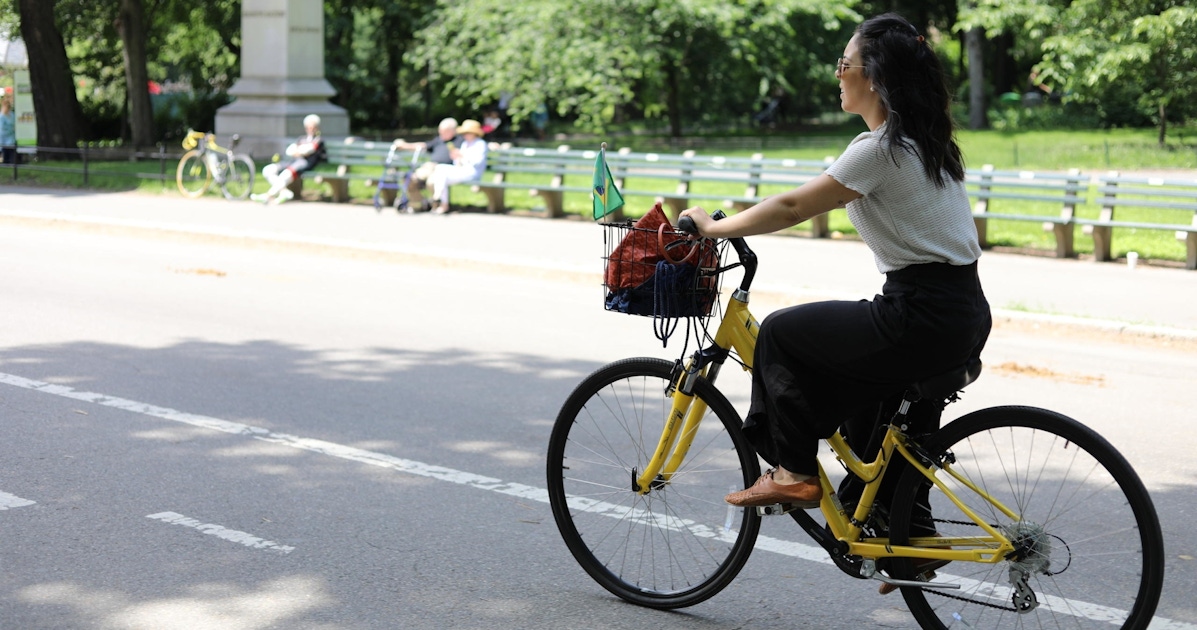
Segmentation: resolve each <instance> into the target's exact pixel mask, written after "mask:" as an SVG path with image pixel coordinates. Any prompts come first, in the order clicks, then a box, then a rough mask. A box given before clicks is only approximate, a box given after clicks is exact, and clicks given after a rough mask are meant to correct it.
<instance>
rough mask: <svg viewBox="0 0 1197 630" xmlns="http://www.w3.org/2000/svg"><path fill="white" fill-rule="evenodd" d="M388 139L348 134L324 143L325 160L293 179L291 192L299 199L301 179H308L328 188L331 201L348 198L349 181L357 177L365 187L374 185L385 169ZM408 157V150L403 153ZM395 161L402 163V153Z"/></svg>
mask: <svg viewBox="0 0 1197 630" xmlns="http://www.w3.org/2000/svg"><path fill="white" fill-rule="evenodd" d="M390 148H391V144H390V143H389V142H376V141H373V140H362V139H360V138H354V137H349V138H346V139H345V140H344V141H341V142H326V143H325V145H324V151H325V153H326V155H327V158H326V160H325V163H324V164H322V165H321V166H318V167H317V168H316V169H315V170H312V171H308V172H307V173H304V174H303V177H302V178H300V179H298V180H296V181H295V182H292V192H294V193H295V196H296V197H297V198H298V197H299V193H301V192H302V190H303V180H305V179H306V180H310V181H312V182H313V183H315V184H325V185H327V186H328V188H329V192H330V194H331V197H332V201H333V203H345V202H347V201H349V182H350V181H352V180H358V181H362V182H365V183H366V185H367V186H372V185H376V184H377V182H378V179H379V177H381V176H382V174H383V172H384V170H385V169H386V166H387V164H386V160H387V153H388V152H389V151H390ZM405 154H406V156H407V157H410V156H411V152H410V151H407V152H405ZM395 161H396V163H399V164H402V163H404V161H403V154H397V155H396V159H395Z"/></svg>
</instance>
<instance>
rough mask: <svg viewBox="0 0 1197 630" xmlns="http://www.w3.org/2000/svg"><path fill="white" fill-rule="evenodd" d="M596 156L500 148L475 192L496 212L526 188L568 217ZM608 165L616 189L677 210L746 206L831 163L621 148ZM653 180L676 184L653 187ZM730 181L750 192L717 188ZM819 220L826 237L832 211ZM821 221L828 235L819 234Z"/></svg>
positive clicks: (552, 211)
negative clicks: (568, 197) (708, 204)
mask: <svg viewBox="0 0 1197 630" xmlns="http://www.w3.org/2000/svg"><path fill="white" fill-rule="evenodd" d="M595 157H596V152H595V151H574V150H570V149H569V148H568V147H565V146H563V147H559V148H558V149H556V150H553V149H530V148H529V149H508V150H500V151H493V152H492V153H491V155H490V158H489V160H488V171H490V173H491V174H492V175H491V178H490V179H489V180H487V181H485V182H481V183H477V184H475V186H474V190H477V191H481V192H483V193H485V194H486V196H487V209H488V210H489V211H491V212H501V211H503V210H504V209H505V197H504V195H505V192H506V190H508V189H512V188H522V189H526V190H528V191H529V193H530V194H532V195H537V196H539V197H541V198H543V199H544V200H545V207H546V214H547V215H548V216H551V217H558V216H563V215H564V214H565V211H564V195H565V193H585V194H590V191H591V187H592V185H593V175H594V162H595ZM607 165H608V167H610V169H611V175H612V177H613V178H614V179H615V185H616V187H617V188H619V190H620V192H621V193H623V195H624V196H625V197H629V196H646V197H651V198H654V199H656V200H659V201H662V202H664V203H665V204H666V205H667V206H668V207H669V208H670V209H671V211H672V212H673V214H674V216H677V215H678V214H679V213H680V212H681V211H682V210H683V209H685V208H687V207H689V205H690V204H691V202H694V201H702V200H715V201H719V202H721V203H722V204H723V205H724V206H725V207H728V208H736V209H744V208H747V207H749V206H752V205H754V204H756V203H758V202H759V201H760V200H761V199H763V198H764V197H766V196H767V194H765V192H764V191H763V190H762V187H765V186H773V187H776V189H777V190H778V191H780V190H784V189H789V188H792V187H794V186H797V185H800V184H802V183H803V182H805V181H807V180H809V179H811V178H813V177H815V176H816V175H818V174H819V173H822V172H823V169H824V168H826V165H827V161H801V160H783V159H765V158H763V157H762V156H760V155H757V156H754V157H752V158H725V157H719V156H715V157H710V156H702V157H700V156H696V155H695V154H694V152H692V151H689V152H686V153H684V154H680V155H668V154H659V153H633V152H631V151H630V150H627V149H621V150H619V151H617V152H614V153H609V154H608V155H607ZM515 174H519V175H522V176H525V177H523V178H522V180H521V181H512V179H510V177H509V176H511V175H515ZM528 175H538V176H541V179H540V180H539V181H537V182H529V181H527V180H528V179H529V178H528V177H526V176H528ZM567 179H568V180H569V181H568V182H567V181H566V180H567ZM546 180H547V181H546ZM654 182H669V184H668V185H666V184H663V183H662V184H661V185H654ZM695 183H699V184H703V185H705V186H706V188H707V191H706V192H700V191H697V190H696V189H695V188H694V184H695ZM728 185H734V186H736V187H737V188H738V187H740V186H743V188H742V190H743V192H742V193H740V192H734V193H733V192H717V191H712V190H710V189H711V188H714V187H723V188H727V187H728ZM815 223H816V227H815V232H816V235H818V236H826V235H827V228H826V217H823V218H822V220H820V221H816V222H815ZM819 225H821V226H822V229H821V232H822V233H819V232H820V229H819V227H818V226H819Z"/></svg>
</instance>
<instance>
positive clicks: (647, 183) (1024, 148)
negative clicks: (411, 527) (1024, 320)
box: [0, 126, 1197, 260]
mask: <svg viewBox="0 0 1197 630" xmlns="http://www.w3.org/2000/svg"><path fill="white" fill-rule="evenodd" d="M1156 133H1157V132H1156V130H1154V129H1118V130H1108V131H1106V130H1097V131H1028V132H999V131H961V132H959V134H958V137H959V141H960V145H961V149H962V150H963V152H964V155H965V160H966V162H967V165H968V166H969V167H970V168H980V167H981V166H982V165H984V164H992V165H994V167H995V168H997V169H998V170H1034V171H1067V170H1068V169H1071V168H1078V169H1081V171H1082V172H1083V173H1087V174H1092V173H1097V172H1104V171H1108V170H1119V171H1123V172H1126V171H1136V170H1169V169H1194V170H1197V128H1194V127H1192V126H1190V127H1181V128H1175V127H1174V128H1173V129H1171V130H1170V135H1169V138H1168V143H1167V145H1166V146H1165V147H1163V148H1161V147H1160V146H1159V145H1158V144H1157V137H1156ZM853 135H855V134H854V133H851V132H847V133H843V134H841V135H838V136H835V135H833V136H830V137H829V136H828V135H826V134H820V135H818V136H813V135H808V136H794V137H793V138H792V141H790V142H787V140H791V139H788V138H771V139H770V143H769V144H770V146H772V145H774V144H776V145H777V146H779V147H784V148H767V149H765V150H764V151H763V152H764V153H765V155H766V156H767V157H786V158H794V159H810V160H822V159H824V158H825V157H828V156H835V155H837V154H838V152H839V151H840V150H841V149H842V148H843V147H844V146H846V145H847V143H848V142H849V141H850V140H851V139H852V137H853ZM585 142H587V141H581V140H575V141H573V142H572V144H573V145H574V148H584V146H585ZM633 142H634V141H633ZM593 143H594V144H596V145H597V143H598V140H594V141H593ZM610 144H612V145H613V146H622V145H623V143H622V142H621V140H619V139H617V140H614V141H612V142H611V143H610ZM632 148H633V149H639V148H638V147H636V146H634V145H633V146H632ZM756 152H758V151H757V150H751V149H729V150H721V151H714V150H705V151H704V150H700V151H698V153H699V154H706V155H724V156H727V157H734V156H750V155H752V154H753V153H756ZM176 164H177V162H173V161H167V162H165V163H159V162H158V161H155V160H146V161H141V162H127V161H115V162H94V161H93V162H92V163H90V164H89V175H88V178H87V183H86V185H84V182H83V175H82V165H81V164H80V163H79V162H78V161H73V162H52V161H44V162H39V163H38V164H37V165H22V166H21V167H20V170H19V171H18V177H17V179H16V180H13V179H12V177H11V171H10V169H8V168H6V167H4V166H3V165H0V186H3V185H6V184H10V183H14V184H18V185H32V186H49V187H67V188H83V187H86V188H92V189H99V190H113V191H123V190H140V191H142V192H146V193H153V194H164V193H165V194H177V191H176V189H175V186H174V170H175V166H176ZM30 166H38V167H42V168H46V169H52V170H35V169H33V168H30ZM330 170H331V169H330ZM360 173H361V174H363V175H374V174H375V173H373V172H372V171H360ZM160 174H165V176H166V179H165V180H161V179H157V178H158V177H159V175H160ZM1184 178H1185V179H1192V178H1193V176H1192V175H1191V174H1186V175H1184ZM509 181H515V182H524V183H529V184H545V183H547V182H546V181H545V178H544V177H543V176H535V175H522V176H521V175H512V176H511V177H510V178H509ZM565 184H566V185H567V186H581V187H589V185H590V177H589V175H577V176H570V177H567V178H566V182H565ZM254 188H255V191H258V192H260V191H262V190H265V188H266V183H265V182H264V181H263V180H262V178H261V177H260V173H259V177H258V178H257V181H256V182H255V186H254ZM315 188H317V186H316V185H315V184H309V185H308V190H312V189H315ZM625 188H627V189H628V190H636V189H640V190H660V191H662V192H664V191H668V190H671V189H672V188H673V184H672V183H670V182H668V181H666V180H660V179H656V180H648V179H643V180H637V179H636V178H631V179H630V180H629V181H628V182H627V185H626V186H625ZM692 190H693V191H694V192H695V193H708V194H715V195H726V196H739V195H742V194H743V193H744V187H743V186H740V185H736V184H719V183H710V182H698V183H695V184H694V186H693V187H692ZM782 190H783V188H781V187H777V186H773V187H768V186H766V187H762V189H761V191H760V193H761V194H764V195H769V194H775V193H778V192H782ZM374 192H375V188H374V187H373V186H366V184H365V182H363V181H360V180H358V181H352V182H351V183H350V195H351V197H352V198H353V199H354V200H356V201H358V202H365V203H368V202H369V200H371V199H372V198H373V196H374ZM208 194H210V195H216V196H219V195H220V191H219V190H211V191H210V192H209V193H208ZM1098 196H1099V195H1097V193H1096V192H1094V191H1093V190H1090V191H1089V192H1088V194H1087V195H1086V197H1087V199H1088V200H1089V201H1088V203H1087V204H1085V205H1084V206H1082V207H1080V208H1078V211H1077V212H1078V215H1079V216H1081V217H1096V216H1097V214H1098V212H1100V208H1098V206H1097V205H1096V204H1095V203H1094V200H1095V199H1097V198H1098ZM452 199H453V204H454V205H455V206H475V207H485V206H486V197H485V196H484V195H483V194H482V193H475V192H472V191H470V189H469V187H468V186H465V185H459V186H455V187H454V188H453V192H452ZM506 200H507V204H508V206H509V207H511V208H512V209H514V210H517V211H535V210H538V209H539V208H542V207H543V205H544V204H543V202H542V201H541V200H540V199H539V198H537V197H533V196H531V195H529V194H528V193H527V192H526V191H524V190H521V189H511V190H508V191H507V194H506ZM653 203H654V200H653V199H652V198H651V197H647V196H634V195H629V196H628V197H627V212H628V214H629V215H631V216H638V215H640V214H642V213H643V212H645V211H647V210H648V209H649V208H651V207H652V204H653ZM590 204H591V202H590V196H589V195H588V194H587V193H567V194H566V195H565V207H566V211H567V212H569V213H573V214H577V215H581V216H583V217H588V216H589V213H590ZM704 207H706V208H707V209H708V210H713V209H715V208H716V207H719V206H718V204H717V203H714V204H711V203H708V204H705V205H704ZM991 209H993V210H994V211H998V212H1003V213H1005V212H1009V213H1017V214H1028V215H1045V216H1052V215H1058V214H1059V212H1060V210H1061V208H1060V206H1059V205H1058V204H1052V203H1044V202H1031V201H1025V202H1024V201H1013V200H996V201H994V202H993V203H992V204H991ZM1182 214H1184V213H1183V212H1182V211H1176V210H1159V209H1155V210H1153V209H1134V208H1120V209H1119V210H1118V218H1119V219H1123V220H1135V221H1148V222H1159V223H1186V224H1187V223H1189V222H1190V221H1191V220H1192V217H1191V216H1187V215H1185V216H1181V215H1182ZM830 224H831V229H832V230H833V231H835V232H840V233H842V234H845V235H854V234H855V230H854V229H853V228H852V226H851V224H850V223H849V222H848V220H847V216H846V215H845V213H844V211H843V210H837V211H835V212H832V213H831V216H830ZM801 227H802V226H799V228H796V230H797V231H799V232H801V231H803V230H802V229H801ZM1076 230H1077V234H1076V239H1075V241H1076V249H1077V251H1078V252H1080V253H1082V254H1089V253H1092V250H1093V246H1092V240H1091V239H1089V238H1088V237H1087V236H1085V235H1084V234H1083V233H1082V232H1081V229H1080V228H1079V227H1077V228H1076ZM989 241H990V243H992V244H994V245H997V246H1008V247H1017V248H1030V249H1037V250H1044V251H1054V248H1055V241H1054V237H1053V236H1052V235H1051V234H1050V233H1048V232H1044V231H1043V230H1042V228H1041V226H1040V225H1039V224H1038V223H1035V222H1026V221H1002V220H991V221H990V223H989ZM1113 244H1114V252H1113V253H1114V255H1115V256H1123V255H1125V253H1126V252H1127V251H1137V252H1139V255H1140V256H1141V257H1142V258H1144V259H1157V260H1184V255H1185V252H1184V246H1183V244H1182V243H1180V242H1179V241H1177V240H1176V239H1175V237H1174V236H1173V234H1172V232H1171V231H1165V230H1134V229H1119V230H1116V231H1115V234H1114V240H1113Z"/></svg>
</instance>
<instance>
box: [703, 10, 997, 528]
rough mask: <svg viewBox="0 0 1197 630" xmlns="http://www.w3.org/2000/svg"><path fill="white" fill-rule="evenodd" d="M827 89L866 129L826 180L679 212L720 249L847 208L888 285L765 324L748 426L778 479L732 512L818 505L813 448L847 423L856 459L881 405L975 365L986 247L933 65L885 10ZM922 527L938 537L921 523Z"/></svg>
mask: <svg viewBox="0 0 1197 630" xmlns="http://www.w3.org/2000/svg"><path fill="white" fill-rule="evenodd" d="M836 77H837V78H838V79H839V84H840V101H841V106H842V108H843V110H844V111H846V112H849V113H853V114H858V115H860V116H861V117H862V118H863V119H864V122H865V124H866V125H868V128H869V131H867V132H865V133H862V134H860V135H859V136H857V137H856V138H855V139H854V140H853V141H852V143H851V144H850V145H848V147H847V148H846V149H845V150H844V153H843V154H842V155H841V156H840V157H839V159H838V160H836V162H835V163H834V164H832V165H831V166H830V167H829V168H828V169H827V171H826V172H825V173H824V174H823V175H820V176H818V177H816V178H815V179H813V180H811V181H809V182H807V183H806V184H803V185H802V186H801V187H799V188H796V189H794V190H791V191H789V192H786V193H782V194H779V195H776V196H773V197H770V198H768V199H766V200H764V201H762V202H761V203H759V204H757V205H755V206H753V207H751V208H748V209H747V210H745V211H742V212H739V213H737V214H735V215H733V216H731V217H728V218H726V219H724V220H721V221H718V222H716V221H714V220H712V219H711V218H710V217H709V216H708V215H707V213H706V212H705V211H704V210H703V209H702V208H700V207H695V208H689V209H687V210H685V211H684V212H683V213H682V214H683V216H689V217H691V218H692V219H694V221H695V223H696V224H697V227H698V230H699V232H700V233H701V234H702V235H703V236H709V237H718V238H729V237H737V236H749V235H753V234H762V233H769V232H774V231H777V230H781V229H784V228H787V227H790V226H792V225H795V224H797V223H801V222H802V221H806V220H808V219H810V218H812V217H815V216H817V215H820V214H823V213H825V212H829V211H831V210H833V209H835V208H842V207H846V208H847V211H848V218H849V220H851V222H852V224H853V225H854V226H855V227H856V229H857V231H858V232H859V234H860V237H861V239H862V240H863V241H864V242H865V244H866V245H868V247H869V249H870V250H871V251H872V252H873V255H874V257H875V259H876V263H877V268H878V270H879V271H881V272H882V273H884V274H885V275H886V281H885V284H884V286H883V288H882V294H881V295H878V296H876V297H874V298H873V299H872V300H861V301H858V302H846V301H831V302H819V303H812V304H803V305H799V306H793V307H790V308H787V309H783V310H780V311H777V312H775V313H772V314H771V315H769V316H768V317H766V318H765V320H764V322H762V324H761V327H760V332H759V335H758V338H757V345H756V351H755V353H756V354H755V357H754V364H753V365H754V370H753V376H752V402H751V407H750V409H749V412H748V416H747V417H746V419H745V422H744V430H745V433H746V435H747V436H748V437H749V439H750V440H751V442H752V444H753V447H754V448H755V449H756V451H757V453H758V454H759V455H760V456H761V457H762V458H763V459H764V460H765V461H767V462H768V463H769V464H770V465H772V466H774V468H773V469H772V470H770V471H767V472H766V473H765V474H764V475H762V476H761V478H760V479H759V480H758V481H757V482H756V483H755V484H754V485H753V486H752V487H750V488H748V489H747V490H742V491H739V492H733V493H731V494H729V495H728V496H727V498H726V500H727V502H728V503H731V504H732V505H737V506H745V507H752V506H763V505H772V504H776V503H791V504H795V505H798V506H799V507H804V508H811V507H816V506H817V505H818V503H819V500H820V499H821V498H822V494H823V492H822V488H821V487H820V485H819V481H818V478H817V474H818V467H817V463H816V455H817V447H818V443H819V440H820V439H821V438H826V437H828V436H830V435H832V434H833V433H834V432H835V431H836V430H837V429H839V428H840V426H841V425H843V426H844V429H845V431H844V432H845V437H846V438H847V440H848V443H849V444H850V445H851V446H852V448H853V449H854V450H855V451H856V452H858V453H859V452H866V446H867V444H868V442H869V439H870V438H871V437H872V436H873V435H874V434H875V433H876V431H875V430H874V429H875V427H876V426H877V422H878V417H879V411H880V410H881V409H882V407H883V406H884V405H885V404H886V403H887V401H888V402H891V403H892V401H893V400H894V399H895V397H900V396H901V395H902V393H903V390H904V389H905V388H906V387H907V386H908V385H910V384H911V383H913V382H916V381H918V380H921V379H924V378H928V377H931V376H935V375H938V374H941V373H944V372H947V371H949V370H952V369H954V368H958V367H960V366H962V365H964V364H965V363H966V362H967V361H968V360H969V359H970V358H976V357H979V355H980V352H981V349H982V347H983V346H984V345H985V341H986V339H987V338H988V336H989V330H990V325H991V317H990V312H989V303H988V302H987V301H986V300H985V295H984V293H983V292H982V290H981V283H980V280H979V278H978V275H977V259H978V258H979V257H980V255H981V248H980V245H979V243H978V240H977V232H976V229H975V228H974V226H973V220H972V212H971V208H970V205H969V201H968V195H967V194H966V192H965V188H964V161H963V156H962V155H961V153H960V149H959V147H958V146H957V145H956V142H955V140H954V137H953V136H954V132H953V123H952V117H951V114H950V111H949V105H950V100H951V98H950V93H949V91H948V88H947V85H946V83H945V79H944V74H943V68H942V66H941V65H940V62H939V59H938V57H936V55H935V52H934V51H933V50H932V49H931V47H930V46H929V45H928V43H927V42H926V41H925V40H924V38H923V36H922V35H920V34H919V32H918V29H916V28H915V27H914V26H913V25H911V24H910V22H908V21H906V20H905V19H903V18H902V17H900V16H898V15H896V14H892V13H887V14H884V15H880V16H877V17H874V18H872V19H869V20H867V21H865V22H864V23H863V24H861V25H860V26H859V27H858V28H857V29H856V32H855V33H854V34H853V36H852V38H851V40H850V41H849V42H848V45H847V47H846V48H845V49H844V56H843V57H841V58H840V59H839V60H838V62H837V66H836ZM941 410H942V405H939V404H936V403H935V402H934V401H932V402H930V403H928V408H926V409H923V410H920V411H921V413H918V414H912V417H919V418H921V422H920V424H922V426H914V427H911V428H910V432H912V433H921V432H929V431H932V430H934V429H936V428H937V427H938V424H939V412H940V411H941ZM899 476H900V475H898V474H894V475H887V479H886V480H887V481H888V480H889V479H890V478H893V479H894V480H896V479H897V478H898V477H899ZM884 493H885V488H883V489H882V494H883V495H884ZM847 499H848V500H851V497H847ZM879 499H880V500H881V502H882V503H883V504H884V503H886V502H887V500H886V499H887V497H886V496H880V497H879ZM925 529H926V530H927V531H926V534H932V533H934V528H933V526H932V525H931V524H930V523H929V522H927V523H926V525H925Z"/></svg>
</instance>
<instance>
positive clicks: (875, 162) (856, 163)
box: [827, 125, 981, 273]
mask: <svg viewBox="0 0 1197 630" xmlns="http://www.w3.org/2000/svg"><path fill="white" fill-rule="evenodd" d="M884 130H885V126H884V125H882V126H881V127H879V128H878V129H877V130H876V131H867V132H865V133H862V134H860V135H859V136H856V138H855V139H854V140H853V141H852V143H851V144H849V145H848V147H847V148H846V149H845V150H844V153H843V154H842V155H840V157H839V159H837V160H836V161H835V163H833V164H832V165H831V167H829V168H828V169H827V174H828V175H830V176H831V177H833V178H834V179H835V180H836V181H837V182H839V183H841V184H843V185H844V186H846V187H848V188H851V189H852V190H854V191H856V192H858V193H860V194H861V195H863V196H862V197H860V198H859V199H856V200H855V201H850V202H848V205H847V208H848V220H849V221H851V222H852V225H853V226H855V227H856V231H857V232H859V233H860V238H861V239H862V240H864V242H865V244H866V245H868V246H869V249H871V250H872V251H873V256H874V257H875V258H876V260H877V269H878V270H879V271H881V273H887V272H890V271H896V270H898V269H902V268H904V267H908V266H910V265H917V264H922V263H932V262H940V263H942V262H946V263H948V264H951V265H957V266H960V265H968V264H971V263H973V262H974V261H975V260H977V258H980V256H981V246H980V244H979V242H978V241H977V229H976V227H975V226H974V224H973V216H972V210H971V208H970V206H969V202H968V193H967V192H966V191H965V189H964V182H957V181H952V179H951V178H949V177H948V174H947V173H944V181H945V183H946V186H945V187H944V188H940V187H938V186H936V185H935V182H933V181H932V180H931V178H929V177H927V174H926V172H925V171H923V165H922V162H920V161H919V158H918V155H917V154H916V153H914V151H913V149H911V150H904V149H902V148H898V149H895V150H894V152H893V153H892V154H891V152H890V150H889V143H888V142H887V140H886V139H885V138H884V136H883V134H884ZM895 162H896V163H895Z"/></svg>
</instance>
